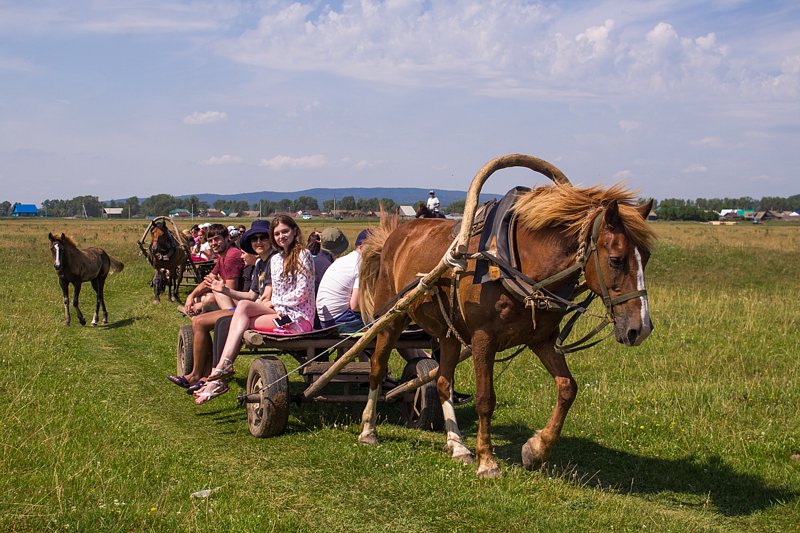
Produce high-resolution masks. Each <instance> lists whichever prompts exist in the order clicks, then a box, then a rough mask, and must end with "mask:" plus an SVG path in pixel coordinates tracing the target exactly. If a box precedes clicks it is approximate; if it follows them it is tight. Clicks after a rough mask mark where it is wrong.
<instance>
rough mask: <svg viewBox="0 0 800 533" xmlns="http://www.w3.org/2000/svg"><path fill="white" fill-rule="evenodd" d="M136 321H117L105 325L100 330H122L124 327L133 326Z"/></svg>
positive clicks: (128, 319) (126, 319)
mask: <svg viewBox="0 0 800 533" xmlns="http://www.w3.org/2000/svg"><path fill="white" fill-rule="evenodd" d="M137 320H138V318H137V317H130V318H125V319H123V320H117V321H116V322H112V323H110V324H106V325H105V326H102V328H103V329H117V328H124V327H127V326H131V325H133V324H134V323H135V322H136V321H137Z"/></svg>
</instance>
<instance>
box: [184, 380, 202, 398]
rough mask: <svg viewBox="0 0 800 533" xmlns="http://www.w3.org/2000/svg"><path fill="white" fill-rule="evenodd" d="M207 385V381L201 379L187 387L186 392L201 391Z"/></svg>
mask: <svg viewBox="0 0 800 533" xmlns="http://www.w3.org/2000/svg"><path fill="white" fill-rule="evenodd" d="M205 386H206V382H205V381H203V380H202V379H201V380H200V381H198V382H197V383H195V384H194V385H192V386H191V387H189V388H188V389H186V394H194V393H195V392H197V391H199V390H200V389H202V388H203V387H205Z"/></svg>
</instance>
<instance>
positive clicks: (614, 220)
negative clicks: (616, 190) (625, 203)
mask: <svg viewBox="0 0 800 533" xmlns="http://www.w3.org/2000/svg"><path fill="white" fill-rule="evenodd" d="M604 219H605V223H606V226H609V227H611V228H617V227H619V225H620V219H619V204H617V201H616V200H612V201H611V202H610V203H609V204H608V205H607V206H606V213H605V216H604Z"/></svg>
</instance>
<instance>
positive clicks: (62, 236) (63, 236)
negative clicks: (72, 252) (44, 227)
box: [61, 233, 67, 241]
mask: <svg viewBox="0 0 800 533" xmlns="http://www.w3.org/2000/svg"><path fill="white" fill-rule="evenodd" d="M66 238H67V236H66V235H64V234H63V233H62V234H61V240H62V241H63V240H64V239H66Z"/></svg>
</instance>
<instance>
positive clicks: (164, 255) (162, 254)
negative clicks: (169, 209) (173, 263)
mask: <svg viewBox="0 0 800 533" xmlns="http://www.w3.org/2000/svg"><path fill="white" fill-rule="evenodd" d="M153 228H158V229H160V230H161V231H162V235H166V236H167V240H168V243H169V244H168V245H167V248H166V251H163V250H162V248H161V247H160V246H159V242H158V240H156V249H155V250H153V249H152V247H151V249H150V250H151V253H152V254H153V257H155V258H156V259H158V260H159V261H162V262H165V263H167V262H169V261H170V260H171V259H172V255H173V254H174V253H175V252H176V251H177V250H178V241H177V240H176V239H175V236H174V235H173V234H172V232H171V231H169V230H168V229H167V228H166V226H163V227H162V226H158V225H155V224H154V225H153Z"/></svg>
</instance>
